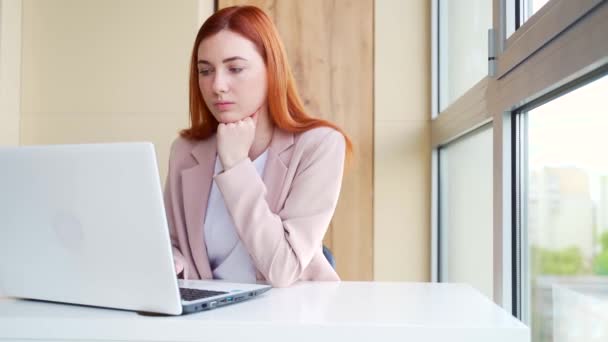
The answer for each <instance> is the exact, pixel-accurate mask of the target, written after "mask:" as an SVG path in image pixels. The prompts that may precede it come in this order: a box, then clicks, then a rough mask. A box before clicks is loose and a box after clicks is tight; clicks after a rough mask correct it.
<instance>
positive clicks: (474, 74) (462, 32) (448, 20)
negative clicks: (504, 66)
mask: <svg viewBox="0 0 608 342" xmlns="http://www.w3.org/2000/svg"><path fill="white" fill-rule="evenodd" d="M491 27H492V1H488V0H462V1H449V0H439V110H440V111H443V110H444V109H445V108H446V107H447V106H449V105H450V104H451V103H452V102H454V100H456V99H457V98H458V97H459V96H461V95H462V94H464V93H465V92H466V91H467V90H469V89H470V88H471V87H472V86H473V85H475V84H476V83H477V82H479V81H480V80H481V79H482V78H484V77H485V76H486V75H487V74H488V29H490V28H491Z"/></svg>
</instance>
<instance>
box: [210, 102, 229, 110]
mask: <svg viewBox="0 0 608 342" xmlns="http://www.w3.org/2000/svg"><path fill="white" fill-rule="evenodd" d="M213 105H214V106H215V108H217V109H218V110H220V111H226V110H228V109H230V107H231V106H233V105H234V102H216V103H214V104H213Z"/></svg>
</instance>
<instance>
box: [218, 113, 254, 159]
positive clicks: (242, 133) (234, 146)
mask: <svg viewBox="0 0 608 342" xmlns="http://www.w3.org/2000/svg"><path fill="white" fill-rule="evenodd" d="M256 123H257V112H256V113H254V114H253V115H251V116H248V117H246V118H244V119H243V120H240V121H237V122H231V123H227V124H224V123H220V124H219V126H218V127H217V153H218V154H219V157H220V161H221V162H222V165H223V166H224V171H225V170H228V169H230V168H232V167H233V166H234V165H236V164H238V163H239V162H240V161H242V160H243V159H245V158H247V156H248V155H249V150H250V149H251V145H253V139H254V138H255V126H256Z"/></svg>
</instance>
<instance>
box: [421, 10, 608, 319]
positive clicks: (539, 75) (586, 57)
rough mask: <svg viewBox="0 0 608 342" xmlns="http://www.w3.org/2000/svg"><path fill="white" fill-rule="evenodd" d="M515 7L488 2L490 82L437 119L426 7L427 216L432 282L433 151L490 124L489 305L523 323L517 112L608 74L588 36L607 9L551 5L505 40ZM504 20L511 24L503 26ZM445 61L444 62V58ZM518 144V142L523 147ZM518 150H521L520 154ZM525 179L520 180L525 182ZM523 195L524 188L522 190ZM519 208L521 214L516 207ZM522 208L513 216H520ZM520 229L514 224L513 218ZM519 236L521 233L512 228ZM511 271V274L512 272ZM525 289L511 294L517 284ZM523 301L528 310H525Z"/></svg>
mask: <svg viewBox="0 0 608 342" xmlns="http://www.w3.org/2000/svg"><path fill="white" fill-rule="evenodd" d="M514 1H518V0H493V27H494V30H493V35H494V37H495V38H494V39H495V41H494V46H495V49H496V51H494V55H495V56H496V74H495V75H494V76H487V77H485V78H484V79H482V80H481V81H479V82H478V83H477V84H476V85H475V86H473V87H472V88H471V89H469V90H468V91H467V92H465V94H463V95H462V96H461V97H460V98H458V99H456V101H454V102H453V103H452V104H450V105H449V106H448V107H447V108H446V109H445V110H444V111H441V112H439V102H438V101H439V98H438V89H439V84H438V83H439V78H438V63H439V62H440V61H441V56H440V55H439V53H440V51H439V46H438V42H439V39H438V34H439V30H438V24H439V23H438V20H439V17H438V12H437V11H438V8H439V7H438V4H439V0H433V2H432V20H431V25H433V27H432V28H431V32H432V35H433V37H432V55H433V57H432V62H433V67H432V75H431V76H432V99H431V101H432V105H431V107H432V113H431V118H432V121H431V145H432V153H433V157H432V161H433V163H432V179H433V182H432V211H431V216H432V218H431V223H432V230H431V243H432V246H431V251H432V254H433V255H432V258H431V259H432V263H431V272H432V273H431V274H432V279H433V281H439V280H440V277H439V273H440V270H441V265H440V263H441V259H440V256H441V254H442V252H441V250H440V249H441V246H442V241H441V239H442V238H444V236H441V234H440V232H439V222H440V219H439V216H438V215H440V213H441V210H440V204H439V203H440V193H439V184H438V183H439V177H440V173H439V171H440V165H439V156H438V153H439V152H438V150H439V148H441V146H443V145H446V144H448V143H449V142H451V141H453V140H455V139H457V138H459V137H461V136H462V135H464V134H466V133H468V132H471V131H473V130H474V129H476V128H478V127H480V126H483V125H485V124H487V123H489V122H492V123H493V127H494V139H493V154H494V157H493V158H494V159H493V170H494V184H493V192H494V200H493V206H494V224H493V230H494V246H493V247H494V274H493V278H494V298H493V299H494V301H495V302H496V303H497V304H498V305H500V306H502V307H503V308H504V309H506V310H507V311H509V312H511V313H512V314H513V315H514V316H516V317H518V318H520V319H522V320H523V321H524V322H527V321H528V320H529V312H528V310H527V309H526V308H528V307H529V289H528V290H526V288H525V287H523V286H525V283H526V281H521V279H520V281H518V278H517V277H521V275H522V274H523V276H524V277H525V274H526V272H527V270H526V269H522V268H520V267H519V266H518V265H517V264H518V263H521V264H523V263H525V261H526V260H527V259H526V258H527V255H526V254H525V252H524V251H521V255H514V254H516V253H513V251H514V248H517V243H521V241H523V239H525V236H521V235H519V237H518V239H519V240H520V241H516V240H515V239H514V235H515V236H517V234H514V233H515V225H514V224H515V223H516V222H514V221H517V219H518V217H517V216H515V217H514V216H513V214H514V205H519V204H518V203H520V202H515V203H514V199H516V197H514V196H516V195H519V196H521V194H518V193H517V191H518V189H520V188H522V184H519V185H518V180H519V181H521V180H522V179H521V178H520V179H517V178H514V175H515V174H516V172H515V171H514V170H516V169H515V168H516V167H521V162H520V164H517V160H516V157H515V156H516V155H517V153H516V152H518V151H517V149H518V148H520V146H519V145H515V143H516V141H517V139H515V138H517V136H515V135H514V132H516V131H515V128H517V127H520V131H519V132H520V133H519V134H521V131H522V130H525V128H526V125H525V121H524V122H519V123H518V122H517V121H514V117H515V116H516V115H517V113H518V111H521V110H522V108H526V107H529V106H532V105H534V104H535V103H539V102H541V101H547V100H548V99H549V98H551V97H552V96H557V94H560V93H563V92H564V91H569V90H572V89H573V87H577V86H580V85H581V84H583V83H584V82H585V80H588V79H591V78H593V77H598V75H600V74H605V73H608V35H605V34H593V33H594V32H608V1H606V0H581V1H576V2H573V1H569V0H550V1H549V2H548V3H547V4H546V5H545V6H544V7H543V8H541V9H540V10H539V11H538V12H537V13H535V14H534V15H532V16H531V17H530V18H529V19H528V21H526V22H525V23H524V24H523V25H521V27H519V28H518V29H517V30H515V31H514V33H513V34H512V35H511V36H510V37H508V39H507V38H506V32H507V31H508V30H507V28H508V26H507V25H513V27H514V25H516V22H515V19H514V17H515V16H516V15H514V14H513V13H511V14H509V15H507V14H508V13H507V11H506V9H507V8H509V9H511V7H509V6H513V4H515V2H514ZM507 19H509V21H510V22H507ZM444 58H445V56H444ZM523 143H524V144H525V141H524V142H523ZM525 149H526V148H525V146H524V147H523V149H521V148H520V152H521V153H520V154H519V155H520V158H521V155H522V153H526V150H525ZM524 178H525V177H524ZM523 187H524V188H525V184H523ZM520 208H521V206H520ZM525 210H526V208H523V211H522V212H520V215H525V214H526V212H525ZM519 221H520V222H523V220H521V217H519ZM519 229H521V227H520V228H519ZM516 266H518V267H516ZM518 283H519V284H524V285H520V286H517V284H518ZM526 301H527V302H526Z"/></svg>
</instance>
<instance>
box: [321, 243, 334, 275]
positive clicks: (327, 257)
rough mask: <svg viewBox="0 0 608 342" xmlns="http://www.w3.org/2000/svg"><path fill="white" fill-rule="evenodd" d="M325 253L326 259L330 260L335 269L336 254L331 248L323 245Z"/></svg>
mask: <svg viewBox="0 0 608 342" xmlns="http://www.w3.org/2000/svg"><path fill="white" fill-rule="evenodd" d="M323 255H325V259H327V261H328V262H329V264H330V265H331V267H332V268H333V269H334V270H335V269H336V259H335V258H334V255H333V254H332V253H331V250H330V249H329V248H327V247H325V246H323Z"/></svg>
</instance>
